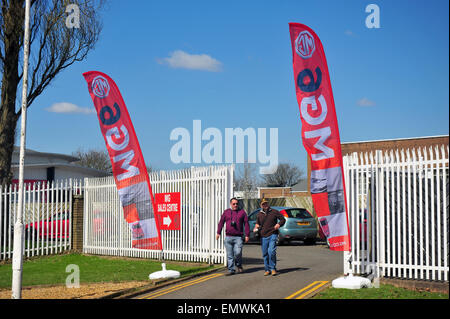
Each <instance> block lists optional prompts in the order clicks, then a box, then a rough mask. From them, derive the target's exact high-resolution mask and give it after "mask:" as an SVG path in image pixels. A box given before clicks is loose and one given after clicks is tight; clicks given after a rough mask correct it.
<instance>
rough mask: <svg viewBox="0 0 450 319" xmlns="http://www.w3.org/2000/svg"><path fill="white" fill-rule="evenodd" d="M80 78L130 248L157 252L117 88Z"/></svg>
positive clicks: (93, 75) (148, 196) (138, 157)
mask: <svg viewBox="0 0 450 319" xmlns="http://www.w3.org/2000/svg"><path fill="white" fill-rule="evenodd" d="M83 76H84V78H85V79H86V81H87V84H88V89H89V93H90V95H91V98H92V101H93V102H94V106H95V109H96V111H97V115H98V120H99V123H100V130H101V132H102V134H103V137H104V139H105V143H106V148H107V150H108V154H109V157H110V159H111V164H112V171H113V175H114V179H115V182H116V186H117V189H118V192H119V198H120V202H121V204H122V207H123V212H124V218H125V220H126V221H127V223H128V225H129V226H130V229H131V232H132V246H133V247H134V248H141V249H156V250H160V249H162V245H161V235H160V231H159V228H158V223H157V221H156V220H155V214H154V212H155V209H154V201H153V193H152V188H151V185H150V180H149V177H148V173H147V168H146V165H145V162H144V158H143V156H142V152H141V148H140V146H139V142H138V139H137V137H136V133H135V131H134V127H133V124H132V123H131V119H130V115H129V114H128V110H127V108H126V105H125V102H124V101H123V99H122V95H121V94H120V91H119V88H118V87H117V85H116V83H115V82H114V81H113V80H112V79H111V78H110V77H109V76H108V75H106V74H104V73H101V72H98V71H90V72H86V73H83Z"/></svg>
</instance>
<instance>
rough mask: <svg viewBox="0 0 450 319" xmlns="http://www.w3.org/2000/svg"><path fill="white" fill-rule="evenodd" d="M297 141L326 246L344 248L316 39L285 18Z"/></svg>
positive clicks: (335, 141)
mask: <svg viewBox="0 0 450 319" xmlns="http://www.w3.org/2000/svg"><path fill="white" fill-rule="evenodd" d="M289 32H290V35H291V45H292V56H293V64H294V80H295V91H296V95H297V102H298V105H299V109H300V119H301V123H302V132H301V134H302V141H303V145H304V147H305V149H306V151H307V153H308V156H309V158H310V161H311V197H312V201H313V205H314V209H315V211H316V214H317V217H318V219H319V223H320V226H321V228H322V230H323V232H324V234H325V235H326V236H327V239H328V242H329V244H330V249H332V250H339V251H349V250H350V236H349V227H348V218H347V209H346V203H345V184H344V178H343V169H342V153H341V141H340V137H339V129H338V124H337V118H336V110H335V106H334V98H333V92H332V90H331V82H330V75H329V73H328V66H327V61H326V58H325V53H324V51H323V47H322V43H321V41H320V39H319V37H318V36H317V35H316V34H315V33H314V31H313V30H312V29H311V28H309V27H307V26H306V25H303V24H300V23H289Z"/></svg>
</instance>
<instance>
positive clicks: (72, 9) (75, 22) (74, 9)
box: [66, 3, 80, 29]
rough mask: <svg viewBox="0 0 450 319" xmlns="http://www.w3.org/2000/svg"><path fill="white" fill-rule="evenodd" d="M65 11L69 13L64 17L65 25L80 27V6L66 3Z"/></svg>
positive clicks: (70, 27)
mask: <svg viewBox="0 0 450 319" xmlns="http://www.w3.org/2000/svg"><path fill="white" fill-rule="evenodd" d="M66 13H68V14H69V15H68V16H67V18H66V27H68V28H69V29H72V28H77V29H78V28H79V27H80V7H78V5H77V4H74V3H71V4H68V5H67V7H66Z"/></svg>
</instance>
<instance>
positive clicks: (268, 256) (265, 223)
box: [253, 198, 286, 276]
mask: <svg viewBox="0 0 450 319" xmlns="http://www.w3.org/2000/svg"><path fill="white" fill-rule="evenodd" d="M285 222H286V219H285V218H284V216H283V215H282V214H281V213H280V212H279V211H277V210H275V209H272V208H270V207H269V202H268V201H267V199H265V198H263V199H262V200H261V211H260V212H259V213H258V216H257V217H256V225H255V228H254V229H253V231H254V232H257V231H258V229H259V231H260V235H261V250H262V256H263V259H264V270H265V272H264V276H268V275H270V274H272V276H275V275H276V274H277V269H276V266H277V239H278V229H279V228H280V227H281V226H283V225H284V223H285Z"/></svg>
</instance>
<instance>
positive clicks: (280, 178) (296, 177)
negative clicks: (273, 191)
mask: <svg viewBox="0 0 450 319" xmlns="http://www.w3.org/2000/svg"><path fill="white" fill-rule="evenodd" d="M303 175H304V173H303V171H302V170H301V169H300V168H298V167H297V166H295V165H293V164H289V163H282V164H278V168H277V170H276V171H275V173H273V174H267V175H262V179H263V182H264V184H265V185H266V186H269V187H290V186H293V185H295V184H297V183H298V182H300V181H301V180H302V179H303V178H304V177H303Z"/></svg>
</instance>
